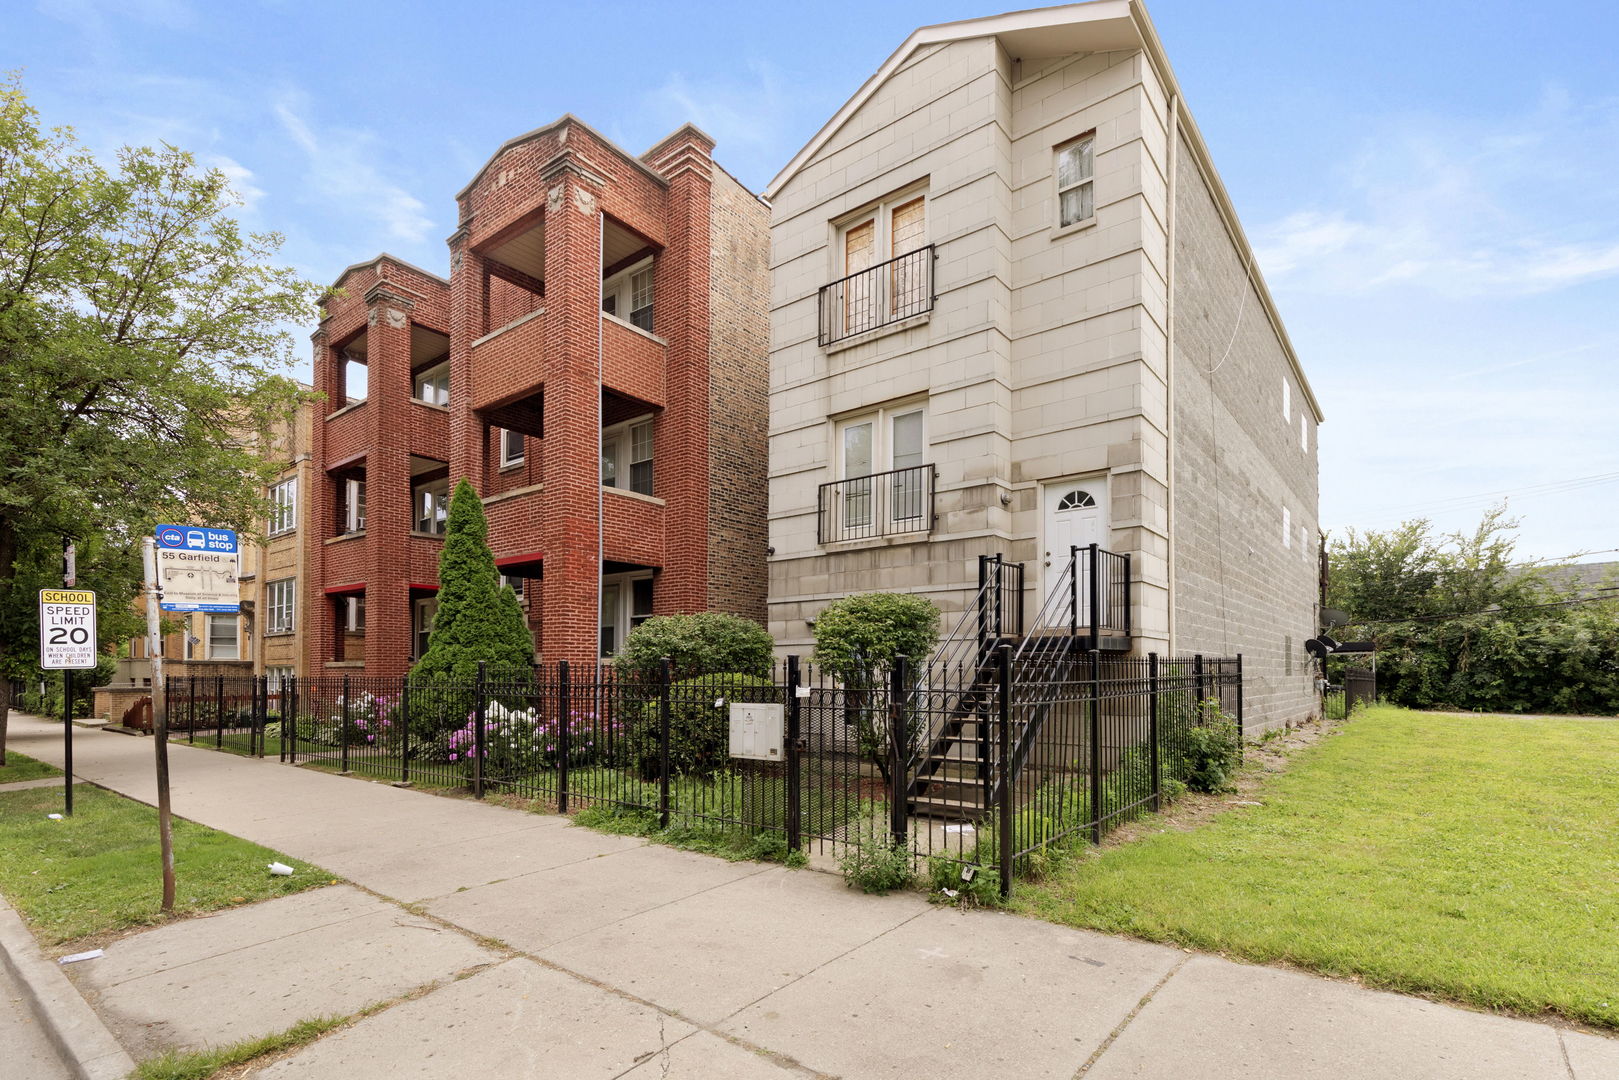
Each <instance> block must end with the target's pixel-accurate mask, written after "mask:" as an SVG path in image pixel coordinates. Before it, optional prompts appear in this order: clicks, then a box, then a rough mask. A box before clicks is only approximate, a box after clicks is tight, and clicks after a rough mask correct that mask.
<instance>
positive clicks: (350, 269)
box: [329, 251, 450, 289]
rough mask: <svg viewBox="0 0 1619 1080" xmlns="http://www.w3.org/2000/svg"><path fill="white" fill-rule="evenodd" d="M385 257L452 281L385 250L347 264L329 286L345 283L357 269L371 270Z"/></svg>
mask: <svg viewBox="0 0 1619 1080" xmlns="http://www.w3.org/2000/svg"><path fill="white" fill-rule="evenodd" d="M384 259H386V260H387V261H389V262H391V263H398V264H399V265H400V266H402V267H404V268H405V269H406V270H414V271H416V272H417V273H418V274H420V275H422V277H425V278H431V279H432V280H434V281H438V282H442V283H443V284H445V285H448V284H449V283H450V279H449V278H447V277H444V276H442V275H440V274H435V273H433V271H431V270H423V269H422V268H421V267H419V266H417V265H416V264H415V263H410V262H406V261H405V260H404V259H401V258H400V257H399V256H397V255H390V254H388V253H387V252H386V251H384V252H381V253H379V254H377V255H375V256H373V257H371V258H369V259H367V260H365V261H364V262H357V263H352V264H350V265H348V266H345V267H344V268H343V272H342V273H341V274H338V275H337V280H336V281H334V282H332V284H331V285H330V287H329V288H332V289H336V288H338V287H339V286H341V285H342V284H343V279H344V278H346V277H348V276H349V275H350V274H352V273H354V272H355V271H356V270H369V269H371V268H372V267H373V266H376V265H377V264H378V263H380V262H382V261H383V260H384Z"/></svg>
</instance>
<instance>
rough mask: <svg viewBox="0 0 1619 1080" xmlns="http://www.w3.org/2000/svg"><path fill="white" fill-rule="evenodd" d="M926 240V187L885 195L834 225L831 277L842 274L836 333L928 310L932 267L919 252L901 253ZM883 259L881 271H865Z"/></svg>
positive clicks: (916, 248)
mask: <svg viewBox="0 0 1619 1080" xmlns="http://www.w3.org/2000/svg"><path fill="white" fill-rule="evenodd" d="M927 243H928V211H927V191H926V189H921V190H918V189H917V188H914V187H913V188H911V189H909V190H908V191H905V192H901V193H900V194H898V195H893V196H890V197H889V198H887V199H885V200H883V201H882V202H880V203H878V204H877V205H876V206H874V207H871V208H870V209H868V210H864V211H862V212H861V213H860V214H858V215H856V216H855V217H853V218H850V219H849V220H847V221H845V222H843V223H842V224H841V225H840V226H839V229H838V246H837V258H838V260H839V263H840V265H839V267H838V271H839V273H838V275H837V276H838V277H840V278H843V279H846V280H844V281H843V282H842V295H841V297H840V299H841V302H842V306H843V311H842V322H843V326H842V330H841V333H840V335H839V336H847V335H849V334H858V333H861V332H862V331H865V330H870V329H873V328H875V327H879V326H883V325H885V324H886V323H890V322H893V321H895V320H897V319H904V318H907V317H909V316H911V315H915V314H918V313H920V312H923V311H926V310H928V308H929V306H930V305H931V303H932V300H933V296H932V292H933V289H932V278H931V276H930V273H929V272H930V271H931V269H932V268H931V266H929V265H927V264H926V262H924V261H923V259H922V258H921V257H918V258H917V259H905V258H902V256H905V255H909V254H911V253H912V252H915V251H919V250H921V249H922V248H924V247H926V246H927ZM896 260H897V261H896ZM883 263H889V264H890V265H889V268H888V270H887V271H886V272H884V273H875V272H874V273H870V274H868V273H865V271H867V270H871V269H872V268H873V267H876V266H879V265H881V264H883ZM856 275H858V276H856Z"/></svg>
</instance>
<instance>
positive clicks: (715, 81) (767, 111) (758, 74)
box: [614, 60, 817, 188]
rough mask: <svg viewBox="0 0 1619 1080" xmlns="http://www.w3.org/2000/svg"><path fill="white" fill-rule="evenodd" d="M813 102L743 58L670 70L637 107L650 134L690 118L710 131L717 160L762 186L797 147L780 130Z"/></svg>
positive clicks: (769, 68) (766, 67)
mask: <svg viewBox="0 0 1619 1080" xmlns="http://www.w3.org/2000/svg"><path fill="white" fill-rule="evenodd" d="M816 105H817V102H816V101H814V100H813V99H812V98H810V97H809V95H800V96H796V97H795V96H794V95H793V94H791V93H789V92H788V89H787V88H786V87H785V86H784V85H783V80H782V78H781V75H780V73H779V72H778V71H777V70H776V68H775V67H774V66H773V65H772V64H769V63H767V62H765V61H763V60H749V61H747V62H746V63H745V64H743V65H741V66H740V68H737V69H734V70H733V71H732V72H728V73H726V74H723V75H712V76H709V75H704V76H701V77H694V76H691V75H688V74H686V73H684V72H679V71H677V72H673V73H672V74H670V75H669V77H668V78H667V79H665V80H664V82H663V85H662V86H660V87H658V88H657V89H656V90H654V91H652V92H651V93H649V94H647V95H646V97H645V100H644V105H643V109H642V112H643V113H644V114H645V115H646V116H647V117H649V118H651V119H652V120H653V121H654V122H655V123H657V124H659V125H660V126H661V130H659V131H658V132H657V133H656V134H655V135H653V136H651V137H652V138H657V137H661V136H662V135H664V134H666V133H667V132H668V131H671V130H673V129H674V128H675V127H677V126H679V125H680V124H684V123H687V122H690V123H693V124H696V125H697V126H698V127H700V128H702V129H703V130H704V131H706V132H707V133H708V134H710V135H712V136H713V137H714V141H715V143H716V149H715V151H714V156H715V157H716V158H717V159H718V160H719V161H720V163H721V164H723V165H724V166H725V167H726V168H728V169H729V170H730V171H731V172H732V173H734V174H736V175H738V176H739V177H741V178H742V180H743V182H744V183H746V184H749V185H750V186H752V187H754V188H762V187H763V186H764V184H765V183H766V182H767V181H768V180H769V179H770V178H771V177H772V176H773V175H774V174H775V170H776V169H778V168H779V167H780V166H781V164H782V163H783V162H785V161H786V160H787V158H788V157H789V156H791V154H792V152H793V151H794V150H796V149H797V148H798V147H797V146H796V145H787V144H786V142H785V141H784V138H785V133H787V132H791V131H796V130H799V129H800V128H802V126H803V125H802V124H799V123H795V122H794V117H795V116H796V114H797V113H798V112H800V111H803V110H804V109H805V108H806V107H807V108H810V109H813V108H815V107H816ZM614 134H615V137H618V135H617V133H616V132H615V133H614Z"/></svg>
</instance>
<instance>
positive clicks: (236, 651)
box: [208, 614, 242, 660]
mask: <svg viewBox="0 0 1619 1080" xmlns="http://www.w3.org/2000/svg"><path fill="white" fill-rule="evenodd" d="M241 658H242V646H241V641H240V640H239V639H238V637H237V628H236V616H235V615H214V614H210V615H209V616H208V659H210V660H240V659H241Z"/></svg>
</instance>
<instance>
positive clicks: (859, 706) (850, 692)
mask: <svg viewBox="0 0 1619 1080" xmlns="http://www.w3.org/2000/svg"><path fill="white" fill-rule="evenodd" d="M938 640H939V609H938V607H936V606H935V605H934V604H933V602H932V601H931V600H926V599H924V598H923V597H920V596H912V595H910V594H908V593H863V594H860V595H857V596H845V597H844V598H843V599H841V600H834V601H832V603H830V604H828V605H827V606H826V607H824V608H822V609H821V612H820V614H818V615H816V617H815V652H814V654H813V657H812V658H813V660H814V661H815V663H816V664H817V665H818V666H819V667H821V668H822V670H824V671H827V672H829V673H830V674H832V675H833V676H835V677H836V678H837V679H838V681H839V682H841V683H843V686H844V699H845V700H844V708H845V710H846V712H847V718H848V719H849V720H851V721H853V722H854V724H855V728H856V736H857V738H858V740H859V745H860V752H861V753H862V754H864V755H865V756H866V757H867V758H869V759H870V760H871V762H872V764H874V765H876V766H877V769H878V771H879V772H880V773H882V776H883V780H884V781H885V782H886V781H891V780H892V777H891V776H890V774H889V764H888V757H889V738H888V718H887V716H886V715H885V713H884V710H883V709H882V708H881V704H880V703H881V702H882V701H883V697H882V695H881V694H880V693H878V692H877V691H878V688H880V687H881V686H883V685H884V683H885V681H886V680H887V679H888V678H889V676H890V674H891V672H892V671H893V669H894V663H895V661H897V660H898V659H899V658H900V657H902V656H903V657H905V658H906V659H907V660H909V661H910V662H911V663H912V664H913V665H915V666H916V667H918V668H919V667H920V666H921V665H923V664H926V663H927V662H928V658H929V657H930V656H931V655H932V654H933V647H934V644H935V643H936V642H937V641H938ZM910 722H911V719H910V718H909V717H907V719H906V724H907V727H908V726H909V724H910Z"/></svg>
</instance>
